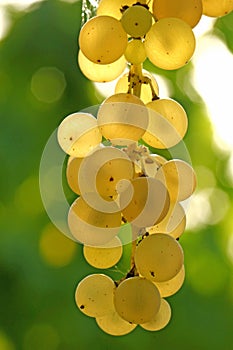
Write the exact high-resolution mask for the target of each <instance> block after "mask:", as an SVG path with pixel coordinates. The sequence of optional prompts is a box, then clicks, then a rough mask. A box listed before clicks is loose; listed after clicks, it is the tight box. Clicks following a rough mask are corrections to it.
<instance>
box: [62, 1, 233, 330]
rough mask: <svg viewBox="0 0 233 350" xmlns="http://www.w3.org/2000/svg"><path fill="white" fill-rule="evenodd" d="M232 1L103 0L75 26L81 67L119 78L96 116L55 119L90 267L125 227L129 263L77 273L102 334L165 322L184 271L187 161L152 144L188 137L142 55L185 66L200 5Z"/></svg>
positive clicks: (189, 186)
mask: <svg viewBox="0 0 233 350" xmlns="http://www.w3.org/2000/svg"><path fill="white" fill-rule="evenodd" d="M232 9H233V1H231V0H229V1H223V2H219V1H208V0H202V1H201V0H189V1H187V0H186V1H184V0H176V1H172V0H154V1H144V0H141V1H139V2H135V0H112V1H111V0H101V1H100V3H99V6H98V8H97V15H96V16H95V17H93V18H91V19H90V20H88V21H87V22H86V23H85V24H84V25H83V27H82V28H81V31H80V35H79V46H80V50H79V54H78V60H79V66H80V69H81V70H82V72H83V73H84V75H86V77H88V78H89V79H90V80H93V81H101V82H105V81H110V80H113V79H115V78H116V77H118V76H119V75H121V74H122V72H123V70H124V69H125V67H126V65H127V66H128V67H129V70H128V72H127V73H126V74H124V75H123V76H121V77H120V79H119V81H118V82H117V84H116V88H115V94H113V95H111V96H109V97H107V98H106V99H105V100H104V101H103V103H102V104H101V105H100V106H99V108H98V110H97V112H96V113H95V115H93V114H90V113H86V112H77V113H73V114H71V115H69V116H67V117H66V118H65V119H64V120H63V121H62V123H61V124H60V126H59V128H58V135H57V136H58V142H59V144H60V146H61V148H62V149H63V150H64V151H65V152H66V153H67V154H68V156H69V159H68V163H67V169H66V176H67V182H68V184H69V186H70V188H71V189H72V191H73V192H74V193H75V194H76V195H77V198H76V199H75V201H74V202H73V204H72V205H71V207H70V210H69V213H68V225H69V229H70V232H71V234H72V236H73V238H74V239H75V240H76V241H78V242H80V243H82V244H83V255H84V257H85V259H86V261H87V262H88V263H89V264H90V265H91V266H93V267H95V268H96V269H108V268H111V267H114V266H116V265H117V264H118V262H119V261H120V259H121V257H122V254H123V247H122V246H123V244H125V240H124V239H123V240H122V234H120V233H122V230H121V229H122V227H124V225H129V226H130V227H131V232H132V237H131V238H130V241H131V266H130V268H129V270H128V272H127V273H126V274H125V275H124V276H123V277H122V278H121V279H120V280H116V281H114V280H113V279H112V278H110V277H109V276H108V275H107V274H103V273H101V271H100V273H95V274H91V275H89V276H86V277H85V278H84V279H83V280H82V281H81V282H79V284H78V286H77V288H76V292H75V300H76V304H77V306H78V308H79V309H80V311H81V312H83V313H84V314H85V315H88V316H90V317H94V318H95V319H96V322H97V324H98V326H99V327H100V328H101V329H102V330H103V331H105V332H106V333H108V334H111V335H124V334H127V333H129V332H131V331H132V330H133V329H135V328H136V326H137V325H140V326H141V327H142V328H144V329H146V330H149V331H156V330H160V329H162V328H164V327H165V326H166V325H167V324H168V322H169V320H170V318H171V307H170V305H169V303H168V301H167V300H166V299H165V298H167V297H169V296H171V295H173V294H175V293H176V292H177V291H178V290H179V289H180V288H181V286H182V284H183V282H184V277H185V270H184V254H183V250H182V247H181V245H180V243H179V242H178V241H179V238H180V236H181V235H182V233H183V232H184V230H185V225H186V214H185V210H184V206H183V203H184V201H186V200H187V199H188V198H189V197H190V196H191V195H192V193H193V192H194V190H195V187H196V176H195V172H194V170H193V168H192V167H191V166H190V165H189V164H188V163H187V162H185V161H183V160H181V159H173V158H172V159H167V158H165V157H163V156H161V155H159V154H157V153H155V154H152V153H151V151H150V149H151V147H152V148H153V149H158V150H162V149H169V148H171V147H173V146H175V145H177V144H178V143H179V142H180V141H181V140H182V139H183V138H184V136H185V134H186V132H187V128H188V119H187V115H186V112H185V110H184V109H183V107H182V106H181V105H180V104H179V103H178V102H176V101H174V100H172V99H166V98H164V99H161V98H159V88H158V85H157V82H156V80H155V79H154V78H153V76H152V75H151V74H150V73H149V72H146V71H145V70H143V62H144V61H145V60H146V58H148V59H149V60H150V61H151V62H152V63H153V64H154V65H156V66H157V67H160V68H163V69H167V70H172V69H178V68H180V67H182V66H184V65H185V64H186V63H187V62H188V61H189V60H190V58H191V57H192V55H193V53H194V50H195V37H194V34H193V31H192V28H193V27H195V26H196V25H197V23H198V22H199V21H200V19H201V16H202V14H203V13H204V14H205V15H209V16H222V15H224V14H226V13H228V12H229V11H231V10H232ZM158 153H159V152H158Z"/></svg>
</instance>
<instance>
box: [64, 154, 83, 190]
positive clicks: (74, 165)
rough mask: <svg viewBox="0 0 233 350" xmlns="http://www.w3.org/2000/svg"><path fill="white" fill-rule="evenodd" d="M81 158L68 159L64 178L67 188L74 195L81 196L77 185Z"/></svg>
mask: <svg viewBox="0 0 233 350" xmlns="http://www.w3.org/2000/svg"><path fill="white" fill-rule="evenodd" d="M82 161H83V158H75V157H71V156H70V157H69V159H68V162H67V167H66V178H67V182H68V185H69V187H70V188H71V190H72V191H73V192H74V193H77V194H79V195H80V194H81V191H80V188H79V184H78V172H79V168H80V165H81V162H82Z"/></svg>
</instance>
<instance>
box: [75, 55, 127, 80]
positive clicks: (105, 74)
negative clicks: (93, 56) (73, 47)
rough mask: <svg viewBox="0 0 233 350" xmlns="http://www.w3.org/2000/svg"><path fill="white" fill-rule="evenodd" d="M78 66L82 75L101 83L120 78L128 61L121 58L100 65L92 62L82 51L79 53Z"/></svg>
mask: <svg viewBox="0 0 233 350" xmlns="http://www.w3.org/2000/svg"><path fill="white" fill-rule="evenodd" d="M78 64H79V68H80V70H81V71H82V73H83V74H84V75H85V76H86V77H87V78H88V79H89V80H92V81H95V82H99V83H105V82H108V81H112V80H114V79H116V78H117V77H119V75H121V73H122V72H123V71H124V69H125V68H126V60H125V58H124V56H121V57H120V58H119V59H118V60H116V61H114V62H113V63H109V64H98V63H94V62H92V61H90V60H89V59H88V58H86V56H84V54H83V53H82V51H81V50H79V53H78Z"/></svg>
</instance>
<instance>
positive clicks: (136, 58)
mask: <svg viewBox="0 0 233 350" xmlns="http://www.w3.org/2000/svg"><path fill="white" fill-rule="evenodd" d="M124 55H125V58H126V60H127V61H128V62H130V63H132V64H141V63H143V62H144V61H145V59H146V50H145V47H144V43H143V42H142V41H141V40H138V39H133V40H131V41H130V42H128V45H127V47H126V50H125V53H124Z"/></svg>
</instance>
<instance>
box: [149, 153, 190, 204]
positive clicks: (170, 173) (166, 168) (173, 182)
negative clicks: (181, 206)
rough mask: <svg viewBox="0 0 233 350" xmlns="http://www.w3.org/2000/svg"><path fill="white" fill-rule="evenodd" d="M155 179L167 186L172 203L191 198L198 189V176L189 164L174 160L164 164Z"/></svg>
mask: <svg viewBox="0 0 233 350" xmlns="http://www.w3.org/2000/svg"><path fill="white" fill-rule="evenodd" d="M155 178H156V179H157V180H160V181H161V182H162V183H164V185H165V186H166V188H167V190H168V192H169V195H170V199H171V201H172V202H178V201H183V200H185V199H187V198H189V197H190V196H191V195H192V193H193V192H194V190H195V188H196V175H195V173H194V170H193V168H192V167H191V165H189V164H188V163H186V162H184V161H183V160H180V159H172V160H169V161H168V162H166V163H164V164H163V165H162V166H161V167H160V168H159V170H158V171H157V173H156V175H155Z"/></svg>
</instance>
